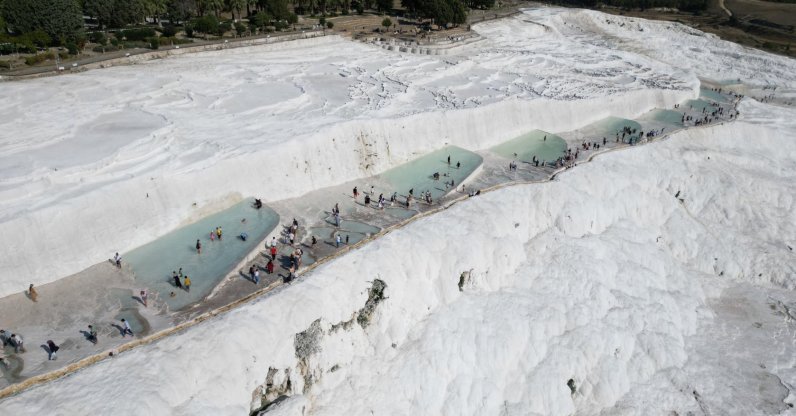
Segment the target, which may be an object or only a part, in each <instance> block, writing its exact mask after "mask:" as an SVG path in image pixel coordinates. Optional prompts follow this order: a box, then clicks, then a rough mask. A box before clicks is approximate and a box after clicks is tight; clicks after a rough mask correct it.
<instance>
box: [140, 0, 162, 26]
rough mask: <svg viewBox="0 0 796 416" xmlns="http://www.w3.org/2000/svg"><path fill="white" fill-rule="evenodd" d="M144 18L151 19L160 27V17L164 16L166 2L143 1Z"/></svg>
mask: <svg viewBox="0 0 796 416" xmlns="http://www.w3.org/2000/svg"><path fill="white" fill-rule="evenodd" d="M143 9H144V16H148V17H151V18H152V19H153V20H154V21H155V23H157V24H158V25H160V17H161V16H163V15H164V14H166V0H143Z"/></svg>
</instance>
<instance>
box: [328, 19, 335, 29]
mask: <svg viewBox="0 0 796 416" xmlns="http://www.w3.org/2000/svg"><path fill="white" fill-rule="evenodd" d="M326 27H327V28H328V29H331V28H333V27H334V22H331V21H329V22H326Z"/></svg>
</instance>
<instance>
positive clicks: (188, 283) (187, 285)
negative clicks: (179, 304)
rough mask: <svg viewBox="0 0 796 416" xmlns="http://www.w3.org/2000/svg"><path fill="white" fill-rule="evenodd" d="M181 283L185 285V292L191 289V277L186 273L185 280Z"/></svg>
mask: <svg viewBox="0 0 796 416" xmlns="http://www.w3.org/2000/svg"><path fill="white" fill-rule="evenodd" d="M182 285H183V286H185V291H186V292H190V291H191V278H190V277H188V275H185V281H184V282H183V284H182Z"/></svg>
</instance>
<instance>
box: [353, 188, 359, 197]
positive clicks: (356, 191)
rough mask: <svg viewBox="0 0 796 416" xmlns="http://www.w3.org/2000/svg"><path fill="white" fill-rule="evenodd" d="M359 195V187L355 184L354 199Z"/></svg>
mask: <svg viewBox="0 0 796 416" xmlns="http://www.w3.org/2000/svg"><path fill="white" fill-rule="evenodd" d="M358 196H359V191H358V190H357V187H356V186H355V187H354V199H357V197H358Z"/></svg>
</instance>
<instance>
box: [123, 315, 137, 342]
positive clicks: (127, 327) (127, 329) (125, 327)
mask: <svg viewBox="0 0 796 416" xmlns="http://www.w3.org/2000/svg"><path fill="white" fill-rule="evenodd" d="M127 334H130V336H131V337H134V336H135V335H133V329H132V328H130V324H129V323H128V322H127V321H126V320H125V319H124V318H122V338H124V337H125V336H126V335H127Z"/></svg>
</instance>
